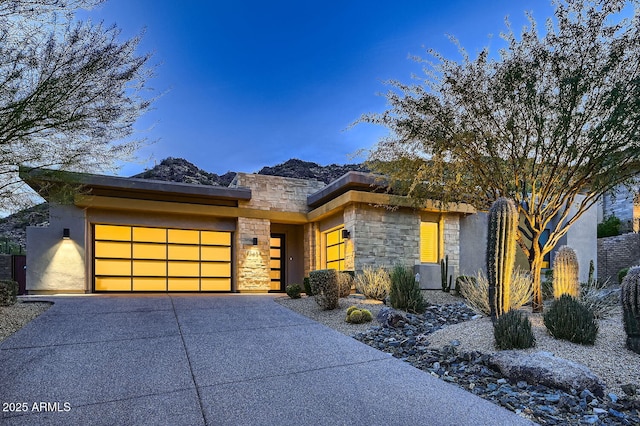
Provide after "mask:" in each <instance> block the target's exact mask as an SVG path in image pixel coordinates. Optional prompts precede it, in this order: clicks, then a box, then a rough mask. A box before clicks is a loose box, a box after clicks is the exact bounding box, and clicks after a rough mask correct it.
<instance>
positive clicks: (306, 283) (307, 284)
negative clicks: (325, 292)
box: [302, 277, 313, 296]
mask: <svg viewBox="0 0 640 426" xmlns="http://www.w3.org/2000/svg"><path fill="white" fill-rule="evenodd" d="M302 284H303V285H304V292H305V293H306V294H307V296H313V292H312V291H311V282H310V281H309V277H304V279H303V280H302Z"/></svg>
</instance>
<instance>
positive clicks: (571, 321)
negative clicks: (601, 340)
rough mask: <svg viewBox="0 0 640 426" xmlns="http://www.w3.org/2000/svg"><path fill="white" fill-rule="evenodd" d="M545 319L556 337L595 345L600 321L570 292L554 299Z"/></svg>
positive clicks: (545, 322) (550, 331) (548, 328)
mask: <svg viewBox="0 0 640 426" xmlns="http://www.w3.org/2000/svg"><path fill="white" fill-rule="evenodd" d="M543 319H544V325H545V327H547V330H548V331H549V334H551V335H552V336H553V337H555V338H556V339H562V340H568V341H570V342H573V343H579V344H581V345H593V344H594V343H595V341H596V337H597V336H598V323H597V322H596V320H595V318H594V316H593V313H592V312H591V311H590V310H589V309H588V308H587V307H586V306H584V305H583V304H582V303H580V302H579V301H578V300H577V299H575V298H573V297H571V296H569V295H568V294H563V295H562V296H561V297H560V298H559V299H556V300H554V301H553V303H552V304H551V306H550V307H549V309H547V310H546V312H545V313H544V316H543Z"/></svg>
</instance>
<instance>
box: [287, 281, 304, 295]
mask: <svg viewBox="0 0 640 426" xmlns="http://www.w3.org/2000/svg"><path fill="white" fill-rule="evenodd" d="M285 291H286V292H287V295H289V297H290V298H292V299H300V293H302V287H300V284H289V285H288V286H287V288H286V289H285Z"/></svg>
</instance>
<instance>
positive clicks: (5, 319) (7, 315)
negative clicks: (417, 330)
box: [0, 300, 51, 342]
mask: <svg viewBox="0 0 640 426" xmlns="http://www.w3.org/2000/svg"><path fill="white" fill-rule="evenodd" d="M50 306H51V303H48V302H24V301H21V300H18V303H16V304H15V305H11V306H0V342H1V341H3V340H4V339H6V338H7V337H9V336H11V335H12V334H13V333H15V332H16V331H18V330H20V329H21V328H22V327H24V326H25V325H27V323H28V322H29V321H31V320H33V319H34V318H36V317H37V316H38V315H40V314H42V313H43V312H44V311H46V310H47V309H49V307H50Z"/></svg>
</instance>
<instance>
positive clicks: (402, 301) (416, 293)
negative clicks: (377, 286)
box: [389, 265, 425, 314]
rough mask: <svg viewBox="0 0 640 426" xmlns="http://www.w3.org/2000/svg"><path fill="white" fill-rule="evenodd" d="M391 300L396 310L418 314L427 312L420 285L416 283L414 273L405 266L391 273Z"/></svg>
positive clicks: (398, 266) (399, 266)
mask: <svg viewBox="0 0 640 426" xmlns="http://www.w3.org/2000/svg"><path fill="white" fill-rule="evenodd" d="M389 299H390V301H391V306H393V307H394V308H396V309H402V310H403V311H407V312H413V313H418V314H421V313H423V312H424V311H425V301H424V298H423V297H422V292H421V291H420V285H419V284H418V283H417V282H416V279H415V277H414V276H413V271H412V270H411V269H410V268H407V267H405V266H402V265H396V266H395V267H394V268H393V270H392V271H391V288H390V290H389Z"/></svg>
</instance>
